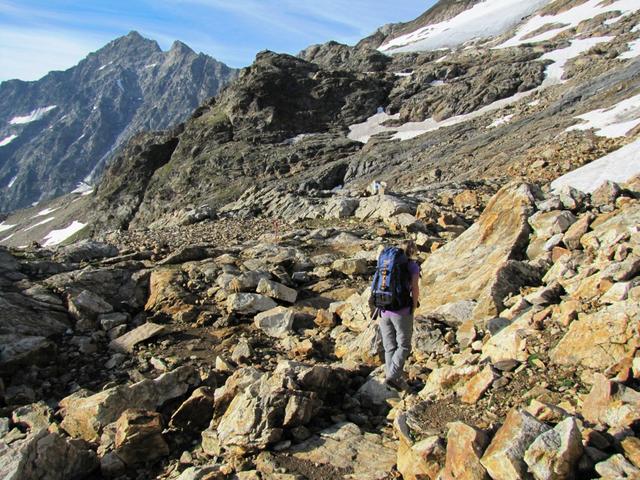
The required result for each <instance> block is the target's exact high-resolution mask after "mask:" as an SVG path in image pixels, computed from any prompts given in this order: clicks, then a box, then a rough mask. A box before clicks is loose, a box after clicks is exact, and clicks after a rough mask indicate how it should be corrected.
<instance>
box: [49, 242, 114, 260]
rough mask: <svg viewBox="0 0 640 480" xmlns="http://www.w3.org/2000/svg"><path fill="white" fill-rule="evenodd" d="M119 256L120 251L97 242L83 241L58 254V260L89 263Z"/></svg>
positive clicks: (63, 249) (61, 250) (60, 250)
mask: <svg viewBox="0 0 640 480" xmlns="http://www.w3.org/2000/svg"><path fill="white" fill-rule="evenodd" d="M116 255H118V249H117V248H116V247H115V246H113V245H109V244H107V243H101V242H96V241H95V240H81V241H79V242H75V243H73V244H71V245H69V246H66V247H62V248H60V249H59V250H58V251H57V252H56V258H57V259H59V260H61V261H64V262H88V261H91V260H97V259H101V258H110V257H115V256H116Z"/></svg>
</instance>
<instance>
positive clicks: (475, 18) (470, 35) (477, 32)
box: [378, 0, 637, 53]
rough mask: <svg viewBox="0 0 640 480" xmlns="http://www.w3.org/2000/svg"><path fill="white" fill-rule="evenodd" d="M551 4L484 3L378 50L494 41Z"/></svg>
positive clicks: (490, 0) (498, 0) (530, 0)
mask: <svg viewBox="0 0 640 480" xmlns="http://www.w3.org/2000/svg"><path fill="white" fill-rule="evenodd" d="M549 1H550V0H527V1H523V0H485V1H483V2H480V3H477V4H476V5H474V6H473V7H472V8H470V9H468V10H465V11H464V12H462V13H460V14H459V15H456V16H455V17H453V18H452V19H450V20H447V21H444V22H440V23H435V24H432V25H427V26H425V27H422V28H419V29H418V30H416V31H414V32H411V33H408V34H406V35H402V36H400V37H398V38H394V39H393V40H390V41H389V42H387V43H385V44H383V45H382V46H380V48H379V49H378V50H380V51H382V52H385V53H396V52H398V53H399V52H419V51H424V50H436V49H438V48H443V47H446V48H451V47H456V46H458V45H461V44H463V43H464V42H467V41H469V40H473V39H478V38H488V37H492V36H494V35H498V34H500V33H502V32H504V31H506V30H508V29H509V28H511V27H513V26H514V25H516V24H517V23H518V22H520V20H521V19H522V18H523V17H526V16H527V15H530V14H531V13H533V12H535V11H536V10H537V9H538V8H540V7H542V6H543V5H546V4H547V3H549ZM599 1H600V0H599ZM636 1H637V0H636Z"/></svg>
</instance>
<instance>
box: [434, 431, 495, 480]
mask: <svg viewBox="0 0 640 480" xmlns="http://www.w3.org/2000/svg"><path fill="white" fill-rule="evenodd" d="M448 428H449V432H448V434H447V456H446V460H445V466H444V469H443V470H442V474H441V475H442V480H487V479H488V478H489V477H488V475H487V471H486V470H485V469H484V467H483V466H482V464H481V463H480V458H482V454H483V453H484V450H485V448H487V445H488V444H489V437H488V436H487V434H486V433H484V432H483V431H481V430H478V429H476V428H473V427H471V426H469V425H466V424H464V423H462V422H454V423H450V424H449V425H448Z"/></svg>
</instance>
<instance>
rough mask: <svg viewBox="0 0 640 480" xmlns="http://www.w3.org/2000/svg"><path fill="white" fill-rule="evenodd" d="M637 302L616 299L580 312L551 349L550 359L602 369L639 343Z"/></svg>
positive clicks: (565, 363)
mask: <svg viewBox="0 0 640 480" xmlns="http://www.w3.org/2000/svg"><path fill="white" fill-rule="evenodd" d="M638 321H640V305H638V302H636V301H633V300H627V301H624V302H616V303H614V304H613V305H611V306H609V307H606V308H603V309H601V310H598V311H596V312H594V313H589V314H581V315H580V316H579V319H578V320H577V321H574V322H572V323H571V325H569V331H568V332H567V333H566V335H565V336H564V337H563V338H562V340H560V343H558V345H557V346H556V348H555V349H554V350H553V351H552V352H551V359H552V360H553V362H555V363H557V364H560V365H571V366H578V365H580V366H583V367H588V368H593V369H595V370H604V369H605V368H607V367H608V366H610V365H612V364H615V363H617V362H619V361H620V360H622V359H623V358H625V357H628V356H632V355H633V353H634V352H635V351H636V349H637V348H638V347H639V346H640V339H639V338H638Z"/></svg>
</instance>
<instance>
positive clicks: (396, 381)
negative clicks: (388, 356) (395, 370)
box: [385, 377, 411, 392]
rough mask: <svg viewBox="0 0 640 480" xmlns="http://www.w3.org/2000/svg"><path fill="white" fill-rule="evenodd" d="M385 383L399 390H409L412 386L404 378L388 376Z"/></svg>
mask: <svg viewBox="0 0 640 480" xmlns="http://www.w3.org/2000/svg"><path fill="white" fill-rule="evenodd" d="M385 383H386V384H387V385H389V386H390V387H391V388H393V389H394V390H397V391H399V392H408V391H409V390H410V389H411V387H409V384H408V383H407V382H406V380H405V379H404V378H402V377H401V378H387V379H386V380H385Z"/></svg>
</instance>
